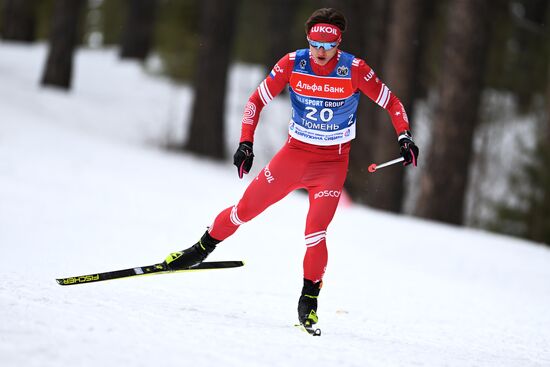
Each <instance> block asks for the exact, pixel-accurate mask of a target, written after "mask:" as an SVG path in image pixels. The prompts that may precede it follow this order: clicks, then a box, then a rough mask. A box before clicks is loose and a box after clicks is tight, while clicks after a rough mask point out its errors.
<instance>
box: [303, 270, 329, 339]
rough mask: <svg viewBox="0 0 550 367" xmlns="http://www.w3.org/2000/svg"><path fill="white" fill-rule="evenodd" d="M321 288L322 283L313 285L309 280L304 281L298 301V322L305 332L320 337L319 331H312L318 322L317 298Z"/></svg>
mask: <svg viewBox="0 0 550 367" xmlns="http://www.w3.org/2000/svg"><path fill="white" fill-rule="evenodd" d="M322 286H323V282H322V281H319V282H317V283H313V282H312V281H311V280H309V279H304V287H303V288H302V294H301V295H300V299H299V300H298V320H299V321H300V324H301V325H302V326H303V327H304V329H305V331H307V332H308V333H310V334H312V335H321V330H319V329H314V328H313V325H314V324H316V323H317V321H319V318H318V317H317V298H318V297H319V292H320V291H321V287H322Z"/></svg>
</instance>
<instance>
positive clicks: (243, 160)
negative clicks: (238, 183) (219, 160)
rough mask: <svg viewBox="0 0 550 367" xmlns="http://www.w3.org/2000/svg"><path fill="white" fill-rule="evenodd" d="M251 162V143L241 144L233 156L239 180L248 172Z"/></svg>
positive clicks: (252, 155)
mask: <svg viewBox="0 0 550 367" xmlns="http://www.w3.org/2000/svg"><path fill="white" fill-rule="evenodd" d="M253 161H254V153H253V152H252V142H249V141H243V142H241V143H240V144H239V147H238V148H237V151H236V152H235V154H234V155H233V164H234V165H235V166H236V167H237V173H238V174H239V178H243V174H245V173H248V172H250V169H251V168H252V162H253Z"/></svg>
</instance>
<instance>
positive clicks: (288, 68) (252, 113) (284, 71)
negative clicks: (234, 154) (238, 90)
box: [240, 52, 296, 142]
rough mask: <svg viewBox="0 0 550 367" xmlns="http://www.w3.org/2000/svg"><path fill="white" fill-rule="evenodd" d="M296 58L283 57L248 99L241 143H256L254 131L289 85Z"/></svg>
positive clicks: (292, 54)
mask: <svg viewBox="0 0 550 367" xmlns="http://www.w3.org/2000/svg"><path fill="white" fill-rule="evenodd" d="M295 56H296V54H295V53H294V52H291V53H289V54H286V55H285V56H283V58H282V59H280V60H279V61H278V62H277V63H276V64H275V66H274V67H273V69H272V70H271V72H270V73H269V75H268V76H267V77H266V78H265V79H264V80H263V81H262V82H261V83H260V85H259V86H258V88H256V90H255V91H254V93H252V95H251V96H250V98H249V99H248V103H247V104H246V107H245V109H244V113H243V119H242V123H241V140H240V141H241V142H243V141H250V142H254V131H256V126H257V125H258V120H259V119H260V112H261V111H262V109H263V108H264V106H265V105H267V104H268V103H269V102H270V101H271V100H272V99H273V98H275V97H276V96H277V95H278V94H279V93H281V91H282V90H283V89H284V87H285V86H286V85H287V84H288V81H289V80H290V74H291V73H292V68H293V66H294V58H295Z"/></svg>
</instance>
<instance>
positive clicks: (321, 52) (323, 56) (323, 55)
mask: <svg viewBox="0 0 550 367" xmlns="http://www.w3.org/2000/svg"><path fill="white" fill-rule="evenodd" d="M309 51H310V53H311V56H312V57H313V61H315V62H316V63H317V64H319V65H321V66H322V65H326V64H327V63H328V62H329V61H330V60H331V59H332V58H333V57H334V55H336V53H337V52H338V46H336V47H333V48H331V49H330V50H328V51H327V50H325V49H324V48H323V47H320V48H316V47H313V46H311V45H309Z"/></svg>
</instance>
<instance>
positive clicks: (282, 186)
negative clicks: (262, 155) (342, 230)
mask: <svg viewBox="0 0 550 367" xmlns="http://www.w3.org/2000/svg"><path fill="white" fill-rule="evenodd" d="M295 57H296V53H295V52H292V53H289V54H287V55H285V56H284V57H283V58H282V59H281V60H279V62H278V63H277V64H276V65H275V67H274V68H273V70H272V71H271V73H270V75H268V76H267V77H266V79H265V80H264V81H262V83H261V84H260V86H259V87H258V88H257V89H256V90H255V92H254V93H253V94H252V95H251V97H250V99H249V100H248V103H247V105H246V108H245V111H244V115H243V120H242V132H241V140H240V141H241V142H243V141H250V142H253V141H254V131H255V129H256V126H257V124H258V120H259V114H260V111H261V110H262V108H263V107H264V106H265V105H266V104H267V103H269V101H271V100H272V99H273V98H274V97H275V96H277V95H278V94H279V93H280V92H281V91H282V90H283V88H284V87H285V86H286V85H287V84H288V83H289V81H290V80H291V77H292V73H293V68H294V60H295ZM339 57H340V51H339V53H338V55H336V56H335V57H333V58H332V59H331V60H330V61H329V62H328V63H327V64H326V65H324V66H321V65H318V64H316V63H315V62H314V61H313V59H312V58H310V65H311V69H312V71H313V72H314V73H315V74H316V75H319V76H323V75H328V74H330V73H331V72H332V71H333V69H334V68H335V66H336V65H337V63H338V58H339ZM350 74H351V83H352V84H351V85H352V86H353V90H355V91H356V90H359V91H361V92H362V93H363V94H366V95H367V96H368V97H369V98H370V99H371V100H373V101H374V102H376V103H377V104H378V105H380V106H381V107H383V108H385V109H386V110H387V111H388V113H389V114H390V117H391V121H392V124H393V126H394V129H395V130H396V133H397V134H399V133H400V132H402V131H404V130H408V129H409V124H408V120H407V115H406V113H405V110H404V108H403V105H402V104H401V102H400V101H399V99H398V98H397V97H396V96H394V95H393V94H392V93H391V92H390V91H389V89H388V88H387V87H386V86H385V85H384V83H382V82H381V81H380V80H379V79H378V78H377V77H376V75H375V74H374V71H373V70H372V69H371V68H370V67H369V66H368V65H367V64H366V63H365V62H364V61H363V60H361V59H358V58H354V59H353V64H352V67H351V73H350ZM349 150H350V143H349V142H345V143H343V144H336V145H316V144H311V143H306V142H303V141H300V140H298V139H296V138H293V137H290V136H289V138H288V139H287V141H286V143H285V145H284V146H283V147H282V148H281V150H280V151H279V152H278V153H277V154H276V155H275V156H274V157H273V158H272V159H271V161H270V162H269V163H268V164H267V166H266V167H264V168H263V169H262V171H261V172H260V173H259V174H258V176H256V178H255V179H254V180H252V182H251V183H250V185H249V186H248V188H247V189H246V191H245V192H244V195H243V197H242V198H241V199H240V201H239V202H238V203H237V205H235V206H232V207H229V208H227V209H225V210H223V211H222V212H221V213H219V214H218V216H217V217H216V219H215V220H214V223H213V225H212V226H211V227H210V229H209V233H210V235H211V236H212V237H213V238H215V239H218V240H220V241H223V240H224V239H226V238H227V237H229V236H230V235H232V234H233V233H234V232H235V231H236V230H237V229H238V228H239V226H240V225H241V224H243V223H245V222H248V221H249V220H251V219H253V218H254V217H256V216H257V215H258V214H260V213H261V212H263V211H264V210H265V209H266V208H268V207H269V206H270V205H272V204H274V203H276V202H277V201H279V200H281V199H282V198H284V197H285V196H286V195H287V194H289V193H290V192H291V191H293V190H296V189H299V188H304V189H306V190H307V192H308V193H309V203H310V207H309V211H308V214H307V218H306V228H305V245H306V254H305V257H304V263H303V265H304V278H305V279H309V280H312V281H313V282H317V281H319V280H321V279H322V278H323V275H324V273H325V269H326V265H327V246H326V233H327V232H326V231H327V227H328V225H329V224H330V222H331V221H332V218H333V216H334V213H335V211H336V207H337V205H338V201H339V199H340V196H341V194H342V188H343V185H344V181H345V178H346V173H347V167H348V158H349Z"/></svg>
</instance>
